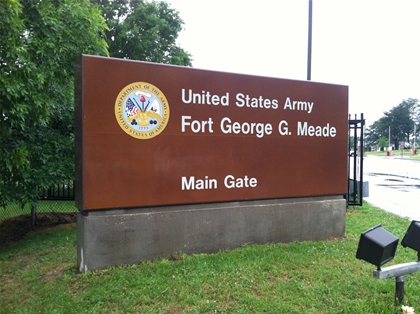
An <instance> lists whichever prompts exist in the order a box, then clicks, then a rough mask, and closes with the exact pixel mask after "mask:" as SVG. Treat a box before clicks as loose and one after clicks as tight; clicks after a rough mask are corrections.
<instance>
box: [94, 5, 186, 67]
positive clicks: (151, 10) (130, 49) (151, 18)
mask: <svg viewBox="0 0 420 314" xmlns="http://www.w3.org/2000/svg"><path fill="white" fill-rule="evenodd" d="M93 2H95V3H97V4H98V5H99V6H100V7H101V9H102V12H103V17H104V19H105V22H106V24H107V25H108V27H109V29H108V30H107V31H106V41H107V43H108V46H109V48H108V49H109V54H110V56H111V57H115V58H125V59H133V60H141V61H148V62H157V63H166V64H175V65H183V66H191V65H192V64H191V55H190V54H189V53H187V52H185V51H184V50H183V49H182V48H180V47H179V46H177V45H176V39H177V37H178V33H179V32H180V31H181V30H182V25H183V21H182V20H181V18H180V17H179V13H178V11H176V10H175V9H172V8H171V7H170V6H169V5H168V4H167V3H166V2H163V1H159V2H155V1H153V2H147V1H144V0H93Z"/></svg>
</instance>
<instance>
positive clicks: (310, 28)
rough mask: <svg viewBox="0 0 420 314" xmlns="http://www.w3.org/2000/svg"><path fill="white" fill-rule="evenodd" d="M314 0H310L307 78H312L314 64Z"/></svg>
mask: <svg viewBox="0 0 420 314" xmlns="http://www.w3.org/2000/svg"><path fill="white" fill-rule="evenodd" d="M311 63H312V0H309V18H308V68H307V76H306V78H307V80H308V81H310V80H311V66H312V64H311Z"/></svg>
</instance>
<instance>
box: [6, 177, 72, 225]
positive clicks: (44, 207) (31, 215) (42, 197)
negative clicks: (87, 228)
mask: <svg viewBox="0 0 420 314" xmlns="http://www.w3.org/2000/svg"><path fill="white" fill-rule="evenodd" d="M74 191H75V189H74V180H72V179H71V180H67V181H65V182H61V183H59V184H55V185H54V186H52V187H50V188H48V189H41V188H38V193H39V201H38V204H37V205H36V206H30V205H25V206H23V207H22V206H21V205H19V204H17V203H10V204H8V205H7V206H6V207H5V208H0V223H1V222H3V221H5V220H8V219H11V218H15V217H20V216H22V217H25V219H27V220H28V221H29V222H30V223H31V224H32V225H35V224H37V222H38V221H39V220H40V219H41V220H43V221H45V220H50V221H51V224H56V223H55V222H59V221H61V220H63V217H66V216H69V213H70V214H71V213H72V214H73V215H75V212H76V211H77V209H76V205H75V202H74ZM48 216H49V217H48ZM70 217H71V215H70Z"/></svg>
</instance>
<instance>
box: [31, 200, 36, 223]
mask: <svg viewBox="0 0 420 314" xmlns="http://www.w3.org/2000/svg"><path fill="white" fill-rule="evenodd" d="M31 225H32V226H35V225H36V205H32V208H31Z"/></svg>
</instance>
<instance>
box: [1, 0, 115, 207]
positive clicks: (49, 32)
mask: <svg viewBox="0 0 420 314" xmlns="http://www.w3.org/2000/svg"><path fill="white" fill-rule="evenodd" d="M0 21H1V23H0V30H1V32H0V206H4V205H5V204H6V203H7V202H20V203H22V204H23V203H34V202H36V201H37V191H36V186H37V185H40V186H42V187H49V186H51V185H52V184H54V183H56V182H57V180H60V179H64V178H69V177H70V178H71V177H73V174H74V169H73V168H74V152H73V146H74V145H73V138H74V135H73V133H74V132H73V131H74V130H73V128H74V124H73V103H74V102H73V94H74V83H73V69H74V61H75V60H76V59H77V58H78V56H79V55H80V54H82V53H86V54H98V55H107V54H108V52H107V47H106V42H105V40H104V39H103V38H104V30H105V28H106V25H105V22H104V20H103V18H102V16H101V12H100V10H99V9H98V8H97V6H94V5H92V4H91V3H90V2H89V0H60V1H56V0H21V1H18V0H3V1H2V2H1V3H0Z"/></svg>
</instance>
